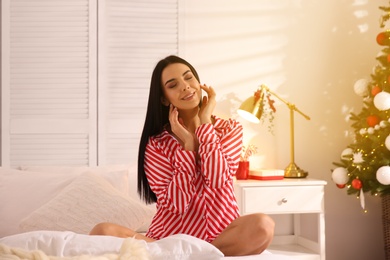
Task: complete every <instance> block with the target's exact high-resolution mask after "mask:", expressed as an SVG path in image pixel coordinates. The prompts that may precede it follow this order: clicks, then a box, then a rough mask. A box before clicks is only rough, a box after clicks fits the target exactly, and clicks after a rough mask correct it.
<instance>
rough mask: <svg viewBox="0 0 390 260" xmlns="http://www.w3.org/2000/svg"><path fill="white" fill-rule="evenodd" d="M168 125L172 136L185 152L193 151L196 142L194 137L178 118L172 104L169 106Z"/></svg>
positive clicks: (177, 112) (177, 113)
mask: <svg viewBox="0 0 390 260" xmlns="http://www.w3.org/2000/svg"><path fill="white" fill-rule="evenodd" d="M169 123H170V125H171V130H172V132H173V134H174V135H175V136H176V137H177V138H178V139H179V142H181V145H182V146H183V147H184V149H185V150H188V151H195V149H196V142H195V139H196V137H195V135H194V134H192V133H191V132H190V131H189V130H188V129H187V127H186V126H185V125H184V124H183V121H182V119H181V118H179V111H177V108H176V107H174V106H173V105H172V104H170V106H169Z"/></svg>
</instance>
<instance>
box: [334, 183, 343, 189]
mask: <svg viewBox="0 0 390 260" xmlns="http://www.w3.org/2000/svg"><path fill="white" fill-rule="evenodd" d="M336 186H337V188H339V189H344V187H345V184H336Z"/></svg>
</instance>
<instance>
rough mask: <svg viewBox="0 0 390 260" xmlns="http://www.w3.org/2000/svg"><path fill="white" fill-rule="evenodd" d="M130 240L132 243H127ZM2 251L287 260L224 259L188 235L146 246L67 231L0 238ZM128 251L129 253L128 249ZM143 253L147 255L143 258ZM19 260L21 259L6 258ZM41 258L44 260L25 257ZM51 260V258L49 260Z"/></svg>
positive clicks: (106, 257)
mask: <svg viewBox="0 0 390 260" xmlns="http://www.w3.org/2000/svg"><path fill="white" fill-rule="evenodd" d="M129 240H132V241H129ZM125 241H127V242H128V243H129V242H130V243H133V247H132V248H131V247H129V246H127V251H123V250H122V252H120V249H121V248H122V249H123V244H124V242H125ZM4 248H13V249H17V250H19V251H20V249H23V250H25V251H26V252H33V251H34V250H40V251H42V252H43V253H44V254H43V255H45V256H58V258H55V259H83V260H87V259H88V260H89V259H100V260H111V259H121V260H126V259H132V260H136V259H137V260H147V259H148V260H149V259H151V260H176V259H177V260H186V259H188V260H203V259H204V260H214V259H236V260H241V259H242V260H287V259H290V258H287V257H286V256H282V255H276V254H271V253H269V252H268V251H266V252H264V253H262V254H259V255H253V256H241V257H224V256H223V254H222V252H220V251H219V250H218V249H217V248H215V247H214V246H213V245H211V244H210V243H207V242H205V241H203V240H201V239H198V238H195V237H191V236H188V235H183V234H179V235H174V236H170V237H167V238H164V239H161V240H159V241H156V242H152V243H146V242H144V241H140V240H135V239H133V238H127V239H123V238H117V237H110V236H89V235H83V234H77V233H74V232H70V231H32V232H26V233H21V234H16V235H12V236H8V237H4V238H1V239H0V259H7V258H6V257H7V256H9V255H7V254H5V253H4V251H5V250H4ZM130 249H131V250H130ZM145 251H146V252H147V254H146V256H145ZM9 259H20V258H9ZM27 259H43V258H27ZM48 259H51V258H48Z"/></svg>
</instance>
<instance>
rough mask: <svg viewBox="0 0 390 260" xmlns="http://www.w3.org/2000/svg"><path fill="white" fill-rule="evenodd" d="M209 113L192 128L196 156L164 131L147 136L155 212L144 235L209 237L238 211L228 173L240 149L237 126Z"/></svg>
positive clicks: (237, 124) (239, 127)
mask: <svg viewBox="0 0 390 260" xmlns="http://www.w3.org/2000/svg"><path fill="white" fill-rule="evenodd" d="M214 119H215V123H214V124H203V125H201V126H199V127H198V128H197V130H196V132H195V134H196V135H197V137H198V140H199V149H198V152H197V153H198V155H199V157H198V158H199V159H198V160H196V158H197V157H196V152H194V151H185V150H183V148H182V146H181V145H180V143H179V142H178V141H177V140H176V139H175V138H174V137H173V136H172V135H170V134H169V133H168V132H167V131H164V132H163V133H161V134H159V135H157V136H154V137H152V138H150V140H149V143H148V145H147V147H146V153H145V172H146V176H147V178H148V182H149V185H150V187H151V189H152V190H153V192H154V193H155V194H156V196H157V214H156V216H155V217H154V218H153V221H152V224H151V226H150V228H149V230H148V232H147V236H148V237H152V238H155V239H161V238H164V237H166V236H169V235H173V234H178V233H184V234H189V235H192V236H196V237H198V238H201V239H204V240H206V241H209V242H210V241H212V240H214V239H215V238H216V237H217V236H218V235H219V234H220V233H221V232H222V230H224V229H225V228H226V227H227V226H228V225H229V224H230V223H231V222H232V221H233V220H234V219H235V218H237V217H238V215H239V213H238V207H237V204H236V200H235V197H234V191H233V179H232V176H233V174H234V173H235V171H236V170H237V166H238V161H239V158H240V154H241V148H242V126H241V124H239V123H238V122H237V121H235V120H232V119H229V120H223V119H220V118H217V117H214Z"/></svg>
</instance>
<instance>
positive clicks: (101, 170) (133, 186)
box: [19, 163, 156, 233]
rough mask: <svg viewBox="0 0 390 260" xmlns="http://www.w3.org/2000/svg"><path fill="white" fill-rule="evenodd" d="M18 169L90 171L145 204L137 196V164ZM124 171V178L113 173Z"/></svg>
mask: <svg viewBox="0 0 390 260" xmlns="http://www.w3.org/2000/svg"><path fill="white" fill-rule="evenodd" d="M19 169H21V170H25V171H34V172H47V173H70V174H81V173H83V172H87V171H92V172H94V173H97V174H99V175H102V176H103V177H104V178H105V179H106V180H108V181H109V182H110V183H111V184H112V185H113V186H114V187H116V188H117V189H119V190H121V191H123V192H124V193H126V194H128V195H129V196H130V197H132V198H133V199H136V200H137V201H139V202H140V203H142V204H145V202H144V201H142V200H141V199H140V197H139V195H138V192H137V176H138V173H137V171H138V168H137V163H129V164H114V165H103V166H91V167H89V166H66V165H64V166H49V165H45V166H37V165H36V166H34V165H24V166H20V167H19ZM123 170H125V171H126V178H128V179H124V178H122V177H118V176H117V175H116V174H113V173H115V171H123ZM147 206H148V207H149V208H150V210H153V212H156V204H155V203H153V204H151V205H147ZM151 221H152V219H151V218H150V219H148V220H147V221H146V222H145V224H144V225H143V226H141V227H140V228H139V229H137V232H141V233H144V232H146V231H147V229H148V228H149V226H150V223H151Z"/></svg>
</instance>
